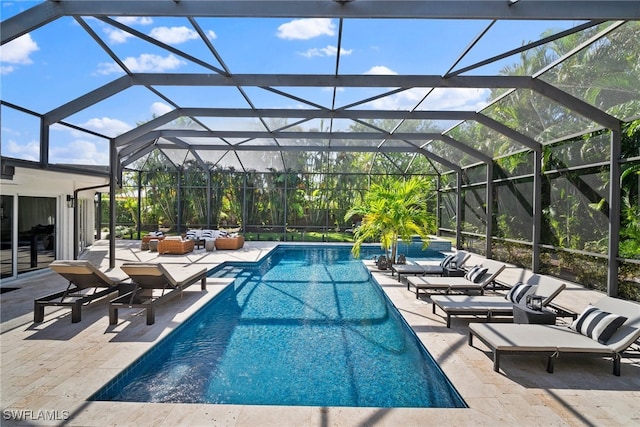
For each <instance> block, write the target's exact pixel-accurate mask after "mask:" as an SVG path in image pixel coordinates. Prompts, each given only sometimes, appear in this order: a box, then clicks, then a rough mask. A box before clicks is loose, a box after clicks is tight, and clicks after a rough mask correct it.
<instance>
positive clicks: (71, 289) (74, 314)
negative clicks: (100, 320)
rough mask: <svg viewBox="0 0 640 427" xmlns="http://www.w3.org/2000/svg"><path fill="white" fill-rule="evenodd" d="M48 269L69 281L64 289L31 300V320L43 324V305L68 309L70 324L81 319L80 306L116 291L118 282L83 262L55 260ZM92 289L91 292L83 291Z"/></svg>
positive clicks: (87, 262)
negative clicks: (69, 310)
mask: <svg viewBox="0 0 640 427" xmlns="http://www.w3.org/2000/svg"><path fill="white" fill-rule="evenodd" d="M49 268H50V269H51V270H53V271H55V272H56V273H58V274H59V275H60V276H62V277H64V278H65V279H67V280H68V281H69V284H68V285H67V289H65V290H64V291H61V292H56V293H53V294H50V295H46V296H43V297H41V298H38V299H36V300H34V301H33V321H34V323H41V322H43V321H44V308H45V307H47V306H55V307H70V308H71V323H78V322H80V321H81V320H82V307H83V306H84V305H88V304H90V303H91V302H93V301H95V300H97V299H100V298H102V297H104V296H107V295H109V294H111V293H113V292H118V291H119V290H120V281H119V280H114V279H112V278H110V277H107V275H105V274H104V273H103V272H102V271H100V270H99V269H98V268H97V267H96V266H94V265H93V264H91V263H90V262H89V261H87V260H56V261H53V262H52V263H51V264H49ZM92 289H93V292H85V291H90V290H92Z"/></svg>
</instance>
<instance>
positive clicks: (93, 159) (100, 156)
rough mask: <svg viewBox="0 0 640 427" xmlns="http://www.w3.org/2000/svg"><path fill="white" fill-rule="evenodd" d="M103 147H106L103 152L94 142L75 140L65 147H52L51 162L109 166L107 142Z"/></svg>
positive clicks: (64, 145)
mask: <svg viewBox="0 0 640 427" xmlns="http://www.w3.org/2000/svg"><path fill="white" fill-rule="evenodd" d="M101 145H103V146H104V147H103V150H99V149H98V148H97V145H96V143H95V142H93V141H88V140H86V139H75V140H72V141H69V142H68V143H65V144H63V145H58V146H56V147H52V148H51V150H50V151H49V156H50V159H49V160H50V161H51V162H53V163H67V164H77V165H108V164H109V150H108V145H107V143H106V142H104V143H102V144H101Z"/></svg>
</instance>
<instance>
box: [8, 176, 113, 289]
mask: <svg viewBox="0 0 640 427" xmlns="http://www.w3.org/2000/svg"><path fill="white" fill-rule="evenodd" d="M108 183H109V180H108V178H102V177H95V176H85V175H79V174H70V173H61V172H52V171H45V170H40V169H30V168H20V167H16V168H15V174H14V175H13V179H2V180H0V194H1V195H3V196H13V212H12V213H11V214H12V215H11V216H12V218H13V220H12V223H11V228H12V230H11V233H12V241H13V242H18V233H19V231H20V230H18V209H19V206H18V204H19V200H20V199H19V198H20V197H23V196H29V197H48V198H55V200H56V209H55V212H56V219H55V236H56V237H55V258H56V259H73V239H74V231H73V230H74V208H73V207H71V208H70V207H68V204H67V196H71V197H73V195H74V191H75V190H76V189H81V188H85V187H93V186H98V185H102V184H104V185H107V184H108ZM105 189H106V190H107V191H108V187H105ZM103 191H104V190H103ZM95 192H96V190H85V191H79V192H78V198H79V199H85V200H86V203H83V205H84V209H85V210H86V212H85V215H78V218H82V221H83V223H82V224H79V228H84V230H86V231H85V236H86V238H85V241H86V245H90V244H92V243H93V242H94V238H95V235H96V227H95V217H96V216H95V215H96V212H95V204H94V202H93V199H94V195H95ZM79 205H80V204H79V203H75V206H79ZM13 250H14V251H17V245H16V244H14V248H13ZM16 254H17V252H14V256H13V257H12V259H13V260H14V263H15V262H16V261H15V260H16ZM13 277H17V273H16V268H14V269H13ZM5 279H6V277H5Z"/></svg>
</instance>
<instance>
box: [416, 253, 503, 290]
mask: <svg viewBox="0 0 640 427" xmlns="http://www.w3.org/2000/svg"><path fill="white" fill-rule="evenodd" d="M482 266H483V267H486V268H487V269H488V270H487V272H486V273H485V274H484V275H483V276H482V280H481V281H480V282H478V283H475V282H472V281H470V280H468V279H466V278H464V277H434V278H425V277H409V278H407V289H408V290H410V287H411V286H413V287H414V288H415V289H416V299H417V298H420V291H421V290H422V291H425V293H428V291H436V292H441V293H445V294H449V293H451V292H463V293H468V292H474V291H477V292H479V293H480V294H481V295H484V291H485V289H487V288H488V287H489V285H493V284H494V280H495V278H496V277H498V275H499V274H500V273H502V270H504V269H505V267H506V265H505V264H503V263H501V262H498V261H494V260H490V259H487V260H484V261H483V262H482Z"/></svg>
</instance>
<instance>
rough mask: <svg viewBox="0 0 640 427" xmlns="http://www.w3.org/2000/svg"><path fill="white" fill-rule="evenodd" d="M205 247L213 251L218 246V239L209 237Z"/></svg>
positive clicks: (208, 250)
mask: <svg viewBox="0 0 640 427" xmlns="http://www.w3.org/2000/svg"><path fill="white" fill-rule="evenodd" d="M204 248H205V250H206V251H207V252H211V251H213V250H214V249H215V248H216V241H215V240H214V239H207V240H205V241H204Z"/></svg>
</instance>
